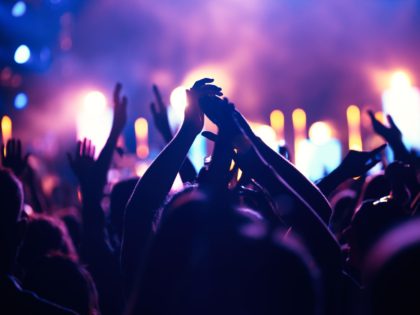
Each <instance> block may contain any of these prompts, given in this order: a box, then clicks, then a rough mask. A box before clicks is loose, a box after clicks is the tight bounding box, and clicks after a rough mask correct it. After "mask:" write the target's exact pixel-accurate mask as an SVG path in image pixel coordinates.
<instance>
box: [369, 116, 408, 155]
mask: <svg viewBox="0 0 420 315" xmlns="http://www.w3.org/2000/svg"><path fill="white" fill-rule="evenodd" d="M368 114H369V117H370V121H371V123H372V128H373V130H374V131H375V132H376V134H378V135H379V136H381V137H382V138H383V139H384V140H385V141H386V142H387V143H388V144H389V145H390V147H391V149H392V152H394V159H395V160H398V161H401V162H405V163H409V162H410V160H411V157H410V153H409V152H408V150H407V148H406V147H405V145H404V143H403V141H402V133H401V131H400V129H398V127H397V125H396V124H395V122H394V120H393V119H392V117H391V115H387V116H386V118H387V120H388V124H389V127H387V126H385V125H384V124H382V123H381V122H380V121H379V120H378V119H376V117H375V114H374V113H373V112H372V111H368Z"/></svg>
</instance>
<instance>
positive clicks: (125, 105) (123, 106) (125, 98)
mask: <svg viewBox="0 0 420 315" xmlns="http://www.w3.org/2000/svg"><path fill="white" fill-rule="evenodd" d="M127 104H128V99H127V96H125V95H124V96H123V98H122V102H121V108H122V111H123V112H125V111H126V110H127Z"/></svg>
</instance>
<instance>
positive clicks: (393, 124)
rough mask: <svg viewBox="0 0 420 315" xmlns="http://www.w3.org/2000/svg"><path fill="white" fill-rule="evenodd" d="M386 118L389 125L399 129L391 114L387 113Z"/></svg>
mask: <svg viewBox="0 0 420 315" xmlns="http://www.w3.org/2000/svg"><path fill="white" fill-rule="evenodd" d="M386 118H387V120H388V123H389V125H390V126H391V127H392V128H393V129H398V127H397V125H396V124H395V122H394V119H392V116H391V115H386Z"/></svg>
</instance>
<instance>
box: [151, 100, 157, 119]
mask: <svg viewBox="0 0 420 315" xmlns="http://www.w3.org/2000/svg"><path fill="white" fill-rule="evenodd" d="M150 111H151V112H152V115H153V117H156V116H157V115H158V113H157V110H156V104H155V103H153V102H152V103H150Z"/></svg>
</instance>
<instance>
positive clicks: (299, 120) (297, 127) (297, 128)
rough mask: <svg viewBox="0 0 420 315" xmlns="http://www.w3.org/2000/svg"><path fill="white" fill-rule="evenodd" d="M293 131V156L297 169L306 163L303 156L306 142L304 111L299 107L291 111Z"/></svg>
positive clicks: (301, 168) (300, 168)
mask: <svg viewBox="0 0 420 315" xmlns="http://www.w3.org/2000/svg"><path fill="white" fill-rule="evenodd" d="M292 121H293V131H294V138H295V143H294V153H295V154H294V157H295V165H296V167H297V168H298V169H299V170H301V171H302V170H303V168H304V167H305V165H306V164H307V162H306V160H305V156H307V154H306V152H305V150H306V149H305V144H306V141H307V140H306V113H305V111H304V110H303V109H301V108H296V109H295V110H294V111H293V113H292Z"/></svg>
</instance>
